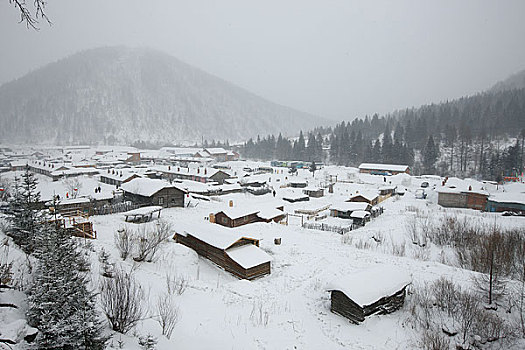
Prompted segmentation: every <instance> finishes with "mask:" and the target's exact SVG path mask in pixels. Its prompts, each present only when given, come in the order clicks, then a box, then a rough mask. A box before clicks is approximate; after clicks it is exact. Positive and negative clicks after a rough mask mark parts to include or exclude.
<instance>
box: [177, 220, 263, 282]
mask: <svg viewBox="0 0 525 350" xmlns="http://www.w3.org/2000/svg"><path fill="white" fill-rule="evenodd" d="M173 238H174V239H175V241H176V242H177V243H180V244H183V245H185V246H187V247H189V248H191V249H193V250H195V251H196V252H197V254H199V255H200V256H202V257H204V258H207V259H209V260H210V261H212V262H213V263H215V264H217V265H218V266H219V267H221V268H223V269H224V270H226V271H228V272H230V273H231V274H233V275H235V276H237V277H239V278H242V279H248V280H252V279H255V278H258V277H262V276H264V275H268V274H270V271H271V260H272V258H271V257H270V256H269V255H268V254H267V253H266V252H265V251H263V250H262V249H260V248H259V240H258V239H255V238H251V237H247V236H245V235H243V234H241V233H239V232H238V231H234V230H230V229H227V228H224V227H221V226H218V225H209V224H208V225H200V226H197V227H195V226H194V227H192V228H191V229H184V228H176V229H175V236H174V237H173Z"/></svg>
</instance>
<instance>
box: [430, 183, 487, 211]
mask: <svg viewBox="0 0 525 350" xmlns="http://www.w3.org/2000/svg"><path fill="white" fill-rule="evenodd" d="M488 197H489V194H488V193H487V192H485V191H472V190H469V191H460V190H458V189H452V188H445V189H441V190H439V191H438V204H439V205H441V206H442V207H446V208H468V209H476V210H485V208H486V207H487V200H488Z"/></svg>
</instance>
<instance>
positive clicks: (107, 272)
mask: <svg viewBox="0 0 525 350" xmlns="http://www.w3.org/2000/svg"><path fill="white" fill-rule="evenodd" d="M98 261H99V262H100V270H101V275H102V276H104V277H109V278H111V277H113V269H114V266H113V264H112V263H111V262H110V261H109V254H108V253H107V252H106V251H105V250H104V248H102V249H101V250H100V254H99V256H98Z"/></svg>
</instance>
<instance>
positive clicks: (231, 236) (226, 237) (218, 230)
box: [175, 223, 245, 249]
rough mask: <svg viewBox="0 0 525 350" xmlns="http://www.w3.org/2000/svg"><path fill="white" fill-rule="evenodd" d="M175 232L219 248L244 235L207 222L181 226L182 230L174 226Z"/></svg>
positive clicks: (231, 243) (227, 245)
mask: <svg viewBox="0 0 525 350" xmlns="http://www.w3.org/2000/svg"><path fill="white" fill-rule="evenodd" d="M175 232H177V233H179V234H182V235H184V236H187V235H190V236H193V237H195V238H197V239H199V240H201V241H203V242H206V243H208V244H209V245H211V246H214V247H217V248H219V249H226V248H228V247H230V246H231V245H233V244H234V243H235V242H237V241H238V240H240V239H241V238H243V237H245V236H244V235H242V234H241V233H239V232H237V231H234V230H231V229H228V228H226V227H223V226H220V225H217V224H211V223H207V224H206V225H199V226H198V227H195V228H193V227H187V228H183V229H182V230H181V229H180V228H179V229H177V226H176V228H175Z"/></svg>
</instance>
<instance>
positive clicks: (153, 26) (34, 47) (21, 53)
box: [0, 0, 525, 120]
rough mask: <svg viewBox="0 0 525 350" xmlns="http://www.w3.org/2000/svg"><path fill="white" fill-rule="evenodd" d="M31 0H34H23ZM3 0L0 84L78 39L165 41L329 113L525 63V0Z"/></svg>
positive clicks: (406, 100)
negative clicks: (38, 8) (24, 17)
mask: <svg viewBox="0 0 525 350" xmlns="http://www.w3.org/2000/svg"><path fill="white" fill-rule="evenodd" d="M30 2H31V1H30ZM48 2H49V4H48V6H47V13H48V16H49V17H50V18H51V20H52V21H53V25H52V26H48V25H47V24H45V23H41V25H40V27H41V30H40V31H38V32H36V31H33V30H29V29H26V27H25V25H24V24H18V23H17V22H18V20H19V15H18V13H17V12H16V11H15V9H14V8H12V5H10V4H9V2H8V0H0V84H2V83H5V82H7V81H10V80H13V79H15V78H17V77H20V76H22V75H23V74H25V73H27V72H29V71H30V70H32V69H35V68H38V67H40V66H43V65H45V64H46V63H49V62H52V61H56V60H58V59H60V58H63V57H64V56H67V55H70V54H73V53H75V52H77V51H80V50H83V49H89V48H94V47H99V46H110V45H126V46H147V47H151V48H155V49H159V50H162V51H164V52H167V53H169V54H171V55H174V56H176V57H178V58H179V59H181V60H183V61H185V62H187V63H189V64H192V65H194V66H197V67H199V68H201V69H203V70H205V71H207V72H209V73H212V74H214V75H217V76H219V77H221V78H223V79H225V80H228V81H230V82H232V83H235V84H237V85H239V86H241V87H244V88H246V89H248V90H250V91H252V92H254V93H256V94H258V95H260V96H262V97H265V98H267V99H269V100H271V101H274V102H278V103H281V104H284V105H288V106H290V107H294V108H297V109H300V110H303V111H306V112H310V113H314V114H318V115H321V116H324V117H327V118H331V119H338V120H340V119H347V120H348V119H353V117H355V116H363V115H364V114H372V113H374V112H378V113H385V112H390V111H392V110H394V109H398V108H403V107H410V106H417V105H420V104H424V103H430V102H439V101H441V100H444V99H451V98H456V97H460V96H463V95H468V94H473V93H475V92H478V91H481V90H483V89H486V88H488V87H490V86H491V85H493V84H494V83H495V82H497V81H498V80H502V79H504V78H506V77H507V76H508V75H510V74H512V73H515V72H517V71H519V70H522V69H525V21H524V20H523V15H524V14H525V1H523V0H516V1H503V0H501V1H500V0H499V1H493V0H492V1H466V0H461V1H444V0H439V1H418V0H414V1H399V0H398V1H349V0H347V1H329V0H323V1H308V0H293V1H291V0H290V1H287V0H280V1H273V0H265V1H248V0H237V1H229V0H220V1H218V0H217V1H212V0H208V1H205V0H191V1H178V0H148V1H146V0H143V1H136V0H89V1H86V0H82V1H80V0H49V1H48Z"/></svg>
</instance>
